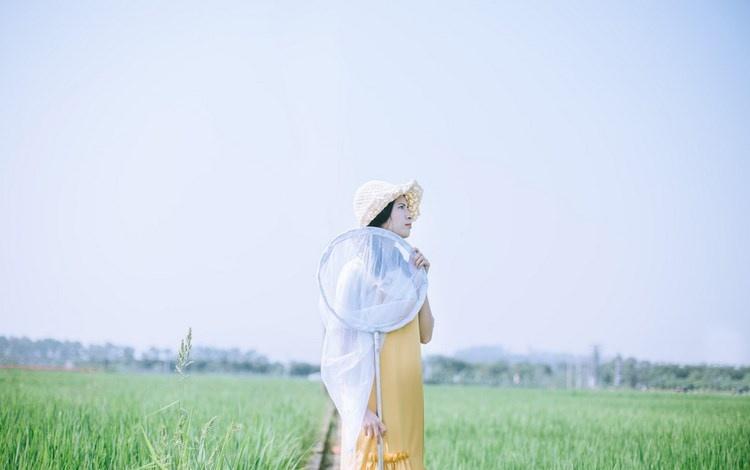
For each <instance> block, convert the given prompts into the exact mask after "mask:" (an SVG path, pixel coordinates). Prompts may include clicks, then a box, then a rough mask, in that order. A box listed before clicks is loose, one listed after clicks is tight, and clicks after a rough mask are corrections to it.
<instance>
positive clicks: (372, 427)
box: [362, 408, 386, 438]
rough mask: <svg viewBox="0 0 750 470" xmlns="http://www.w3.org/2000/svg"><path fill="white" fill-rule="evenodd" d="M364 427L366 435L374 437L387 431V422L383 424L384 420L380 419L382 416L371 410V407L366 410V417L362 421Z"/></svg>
mask: <svg viewBox="0 0 750 470" xmlns="http://www.w3.org/2000/svg"><path fill="white" fill-rule="evenodd" d="M362 429H364V430H365V436H366V437H368V438H369V437H371V436H372V437H374V436H375V435H376V434H377V435H379V436H382V435H383V434H385V431H386V428H385V424H383V422H382V421H380V418H378V416H377V415H376V414H375V413H373V412H372V411H370V409H369V408H368V409H367V411H365V419H364V420H363V421H362Z"/></svg>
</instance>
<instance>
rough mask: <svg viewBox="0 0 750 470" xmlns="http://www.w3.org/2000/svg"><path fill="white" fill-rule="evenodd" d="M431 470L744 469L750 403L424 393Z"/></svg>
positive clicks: (749, 445)
mask: <svg viewBox="0 0 750 470" xmlns="http://www.w3.org/2000/svg"><path fill="white" fill-rule="evenodd" d="M425 464H426V467H427V468H429V469H443V468H450V469H456V470H458V469H472V470H476V469H528V468H534V469H605V468H606V469H709V468H711V469H746V468H750V398H749V397H737V396H728V395H678V394H674V393H667V392H662V393H642V392H607V391H599V392H596V391H586V392H584V391H562V390H512V389H496V388H488V387H452V386H426V387H425Z"/></svg>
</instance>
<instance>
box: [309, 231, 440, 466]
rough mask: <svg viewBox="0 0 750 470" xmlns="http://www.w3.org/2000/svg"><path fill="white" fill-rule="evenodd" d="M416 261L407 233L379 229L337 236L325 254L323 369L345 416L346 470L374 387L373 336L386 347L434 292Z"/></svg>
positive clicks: (322, 280)
mask: <svg viewBox="0 0 750 470" xmlns="http://www.w3.org/2000/svg"><path fill="white" fill-rule="evenodd" d="M413 258H414V256H413V248H412V247H411V245H409V244H408V243H407V242H406V241H405V240H404V239H403V238H402V237H400V236H399V235H397V234H395V233H393V232H391V231H389V230H385V229H382V228H378V227H363V228H358V229H354V230H350V231H348V232H345V233H343V234H341V235H339V236H337V237H336V238H335V239H334V240H333V241H331V242H330V243H329V245H328V247H327V248H326V250H325V251H324V252H323V256H322V257H321V260H320V265H319V267H318V284H319V287H320V299H319V309H320V313H321V318H322V320H323V325H324V326H325V336H324V339H323V350H322V356H321V365H320V373H321V378H322V380H323V383H324V384H325V386H326V389H327V390H328V394H329V395H330V397H331V400H332V401H333V403H334V404H335V406H336V408H337V410H338V412H339V415H340V416H341V440H342V441H341V459H342V468H346V466H345V464H346V463H347V461H348V460H350V459H352V458H354V455H353V453H354V448H355V447H356V440H357V437H358V435H359V432H360V430H361V428H362V420H363V418H364V415H365V411H366V409H367V404H368V401H369V398H370V393H371V390H372V384H373V380H374V376H375V365H374V363H375V344H374V340H373V337H376V338H378V339H379V347H378V349H380V347H382V345H383V343H384V340H385V336H386V334H387V333H388V332H390V331H394V330H397V329H399V328H401V327H403V326H405V325H406V324H408V323H409V322H410V321H412V320H413V319H414V317H415V316H416V315H417V313H418V312H419V309H420V308H421V307H422V304H423V303H424V300H425V298H426V296H427V273H426V271H425V270H424V269H423V268H417V267H416V266H415V264H414V259H413ZM376 332H378V333H382V334H377V335H376V334H375V333H376Z"/></svg>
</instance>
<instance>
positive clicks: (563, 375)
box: [0, 336, 750, 393]
mask: <svg viewBox="0 0 750 470" xmlns="http://www.w3.org/2000/svg"><path fill="white" fill-rule="evenodd" d="M190 359H191V360H192V361H194V362H193V364H191V366H190V367H191V371H192V372H194V373H201V372H202V373H230V374H264V375H279V376H298V377H310V378H318V377H319V373H320V366H319V365H317V364H311V363H307V362H300V361H291V362H288V363H281V362H274V361H270V360H269V359H268V358H267V357H266V356H264V355H262V354H259V353H257V352H255V351H253V350H248V351H241V350H240V349H238V348H232V349H219V348H210V347H201V346H193V348H192V350H191V353H190ZM176 360H177V355H176V352H174V351H172V350H170V349H159V348H153V347H152V348H149V349H148V350H146V351H143V352H141V353H140V354H136V352H135V350H134V348H132V347H127V346H118V345H114V344H111V343H106V344H104V345H89V346H84V345H83V344H81V343H80V342H78V341H58V340H54V339H43V340H37V341H33V340H30V339H28V338H15V337H11V338H7V337H4V336H0V366H47V367H55V368H61V369H69V370H75V369H89V370H90V369H98V370H104V371H112V372H126V371H144V372H161V373H169V372H173V371H174V370H175V364H176ZM422 373H423V374H422V375H423V379H424V382H425V383H429V384H462V385H490V386H498V387H534V388H629V389H638V390H648V389H661V390H677V391H683V392H686V391H694V390H719V391H730V392H735V393H750V367H731V366H717V365H677V364H662V363H652V362H649V361H638V360H636V359H634V358H627V359H623V358H621V357H619V356H618V357H616V358H614V359H611V360H609V361H604V362H600V357H599V352H598V349H594V351H593V354H592V356H591V357H590V358H581V359H579V360H566V361H549V362H538V361H526V362H525V361H519V360H518V359H517V358H515V359H513V360H498V361H494V362H481V363H476V362H467V361H463V360H460V359H456V358H453V357H448V356H441V355H433V356H427V357H426V358H425V359H424V360H423V361H422Z"/></svg>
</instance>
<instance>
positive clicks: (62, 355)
mask: <svg viewBox="0 0 750 470" xmlns="http://www.w3.org/2000/svg"><path fill="white" fill-rule="evenodd" d="M190 359H191V360H192V361H193V363H192V364H191V365H190V369H191V371H192V372H194V373H201V372H203V373H232V374H235V373H236V374H243V373H246V374H268V375H293V376H308V375H310V374H314V373H316V372H318V371H319V366H317V365H315V364H308V363H305V362H296V361H292V362H289V363H286V364H284V363H281V362H273V361H270V360H269V359H268V358H267V357H266V356H264V355H262V354H259V353H257V352H255V351H253V350H249V351H241V350H240V349H238V348H233V349H219V348H210V347H201V346H194V347H193V348H192V350H191V352H190ZM176 361H177V354H176V352H175V351H172V350H171V349H159V348H154V347H152V348H149V349H148V350H146V351H143V352H142V353H141V354H138V355H136V352H135V349H134V348H132V347H129V346H118V345H115V344H112V343H106V344H104V345H89V346H85V345H83V344H81V343H80V342H79V341H58V340H54V339H42V340H37V341H34V340H30V339H28V338H25V337H24V338H15V337H11V338H7V337H5V336H0V365H2V366H48V367H57V368H60V369H68V370H74V369H92V368H93V369H99V370H104V371H112V372H125V371H144V372H172V371H174V370H175V364H176Z"/></svg>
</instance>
